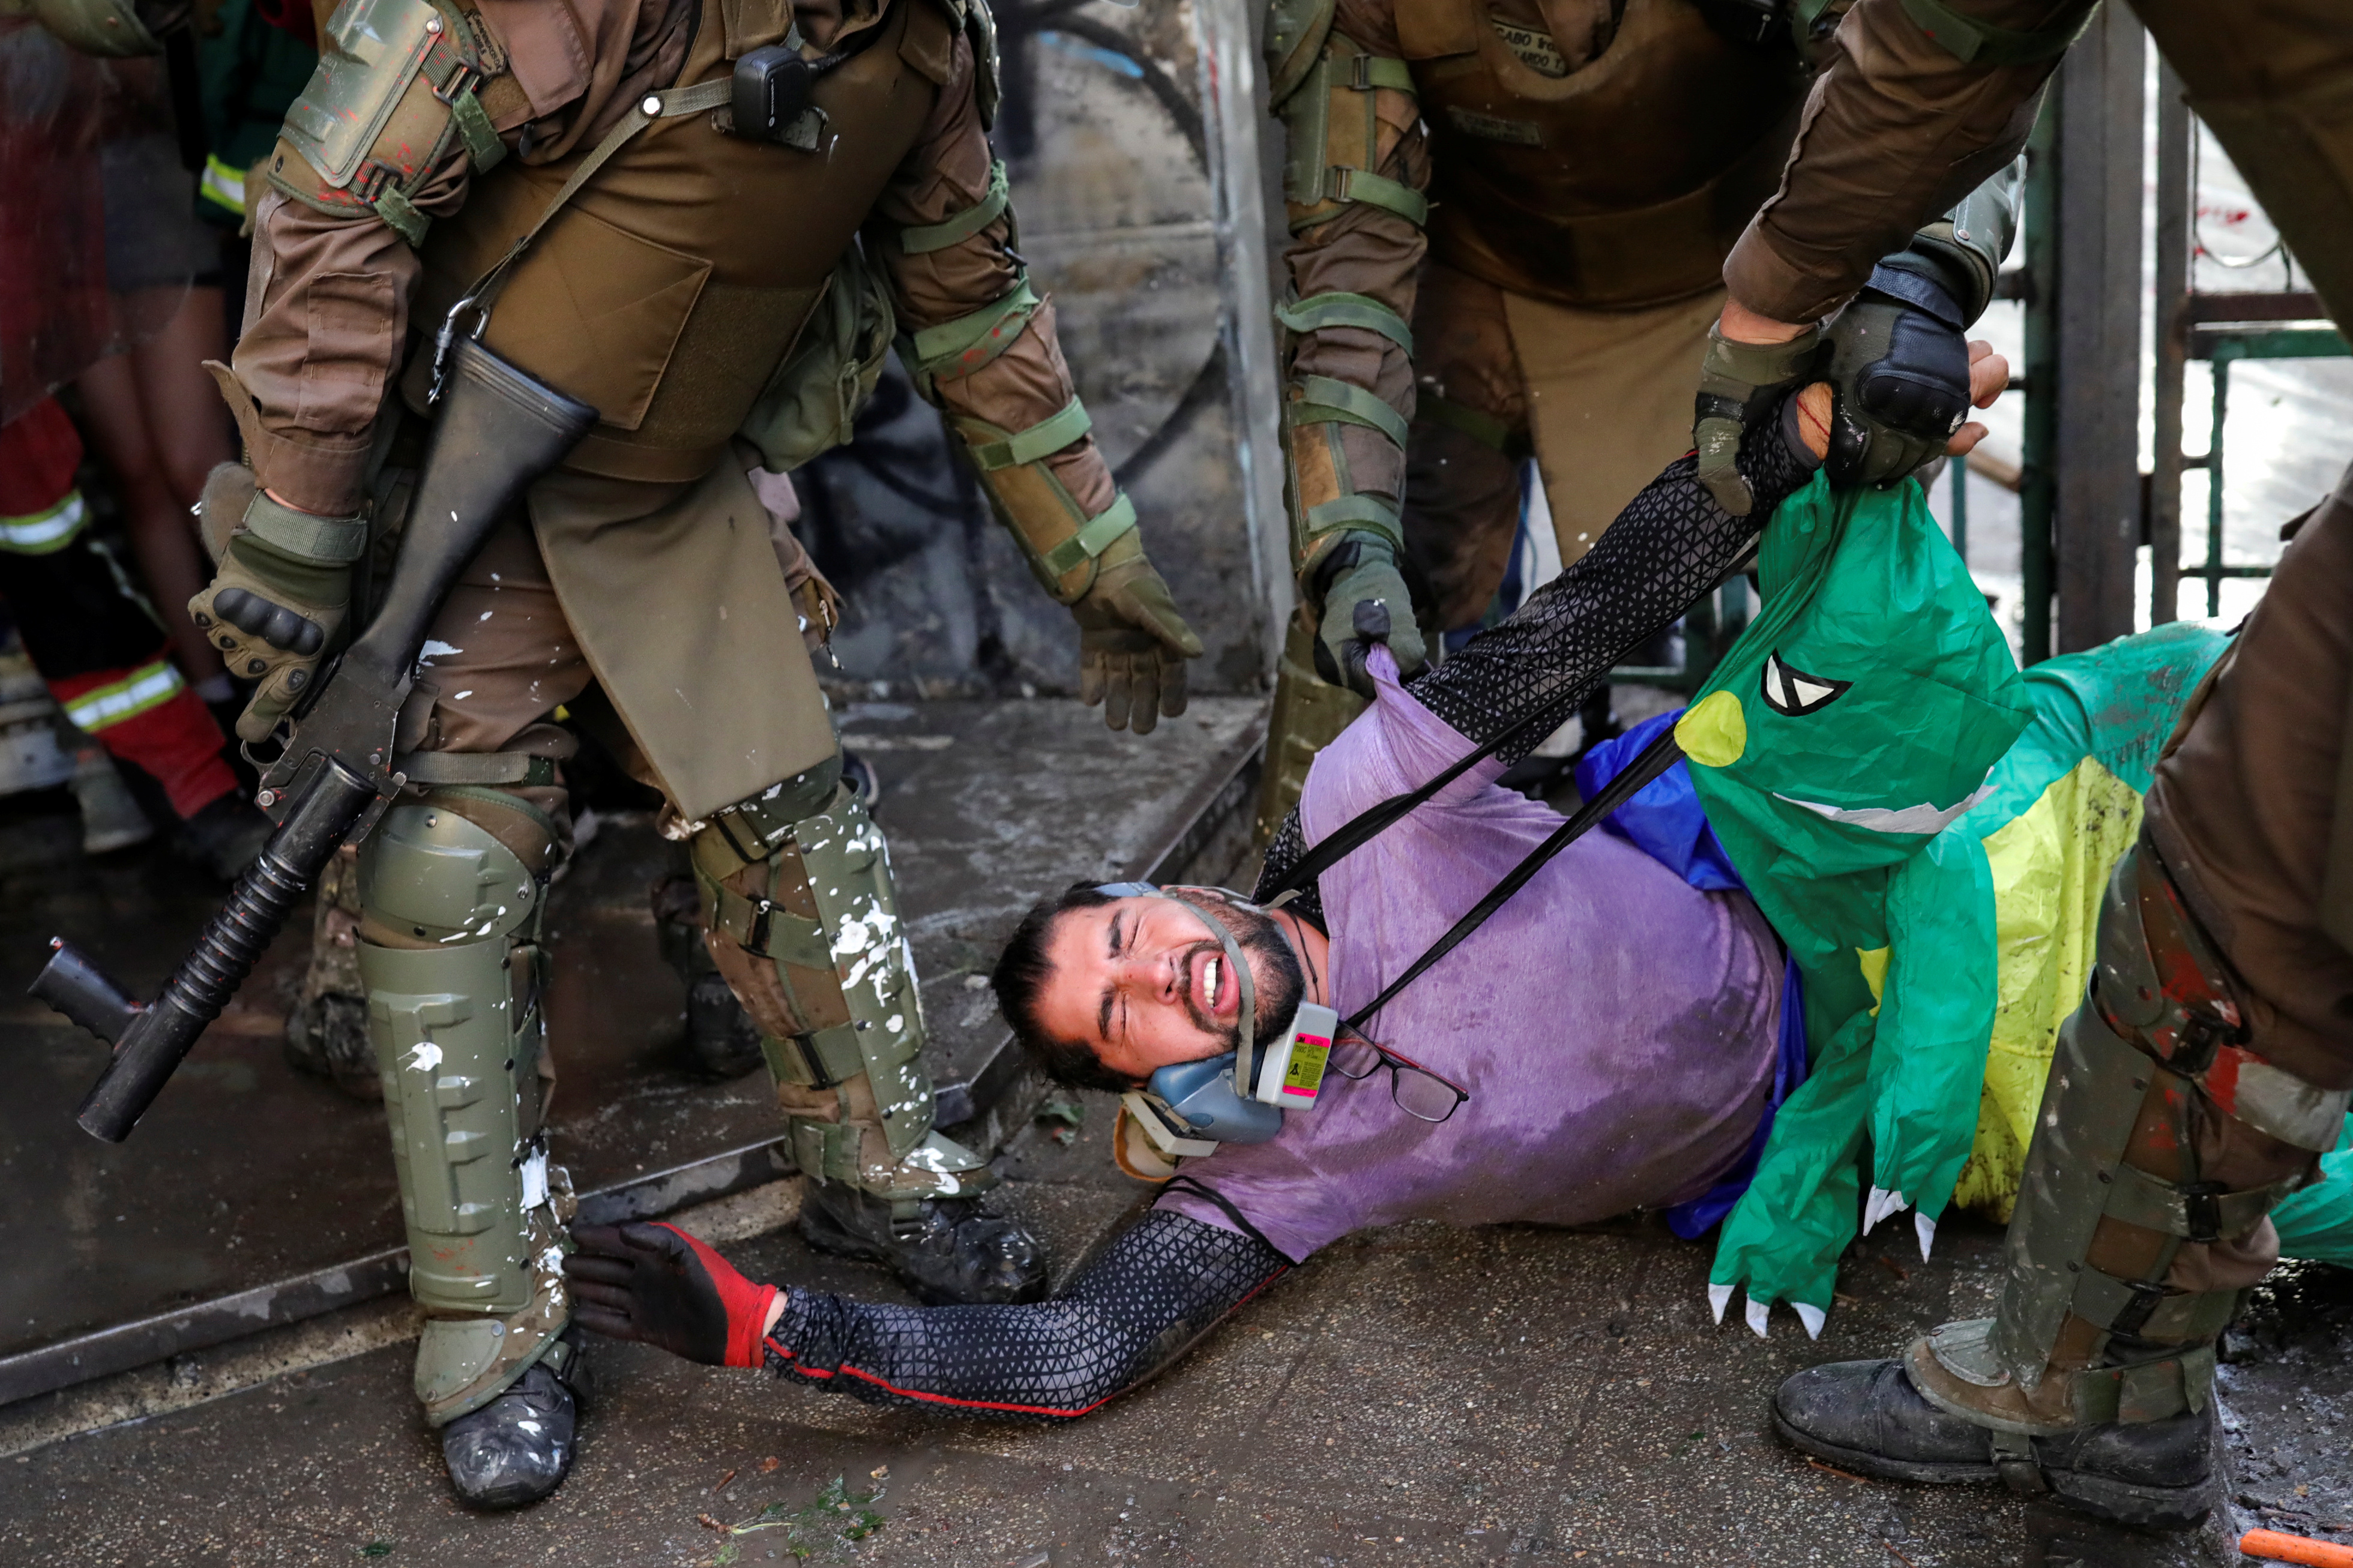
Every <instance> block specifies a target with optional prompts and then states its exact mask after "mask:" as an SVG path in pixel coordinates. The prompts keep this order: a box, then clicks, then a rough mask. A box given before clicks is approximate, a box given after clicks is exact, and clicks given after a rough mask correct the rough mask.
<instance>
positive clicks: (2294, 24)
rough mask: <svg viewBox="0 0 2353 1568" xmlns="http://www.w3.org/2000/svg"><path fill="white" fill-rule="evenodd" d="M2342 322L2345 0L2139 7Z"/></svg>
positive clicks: (2351, 128) (2350, 146)
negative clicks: (2343, 2)
mask: <svg viewBox="0 0 2353 1568" xmlns="http://www.w3.org/2000/svg"><path fill="white" fill-rule="evenodd" d="M2133 9H2134V10H2135V11H2137V12H2138V13H2139V14H2140V19H2141V20H2142V21H2143V22H2144V23H2146V24H2147V26H2148V30H2149V34H2150V36H2151V37H2154V38H2155V39H2156V41H2157V47H2158V49H2160V50H2161V51H2163V53H2164V55H2165V58H2166V59H2167V61H2168V63H2169V64H2170V65H2171V66H2172V67H2173V68H2174V69H2175V70H2176V71H2179V73H2180V75H2181V79H2182V83H2183V85H2184V86H2186V87H2188V88H2189V107H2190V108H2192V109H2194V110H2197V111H2198V114H2199V117H2200V119H2202V120H2204V121H2206V123H2207V124H2209V125H2211V126H2212V127H2213V128H2214V134H2215V136H2216V137H2217V138H2218V139H2219V140H2220V141H2221V143H2222V150H2223V151H2224V152H2226V153H2230V155H2231V162H2232V165H2233V166H2234V167H2236V168H2238V169H2240V170H2242V171H2244V174H2245V178H2246V182H2247V184H2248V186H2249V187H2250V188H2251V189H2252V190H2253V192H2254V194H2255V199H2256V200H2257V201H2260V202H2261V203H2263V211H2264V212H2265V213H2266V214H2268V215H2269V216H2270V217H2271V219H2272V221H2273V222H2274V223H2275V224H2277V225H2278V226H2279V232H2280V237H2282V238H2284V239H2285V240H2286V241H2287V247H2288V248H2289V249H2290V250H2291V251H2293V252H2295V258H2296V260H2297V262H2298V263H2299V264H2300V265H2302V267H2303V268H2304V269H2305V271H2306V274H2308V275H2309V276H2310V277H2311V279H2312V283H2313V287H2314V288H2316V289H2318V290H2319V291H2320V297H2321V299H2322V300H2325V301H2327V306H2328V309H2329V312H2330V314H2331V315H2333V316H2334V317H2335V318H2336V319H2337V323H2338V324H2339V325H2340V326H2342V325H2348V324H2353V28H2348V26H2346V25H2345V7H2344V5H2342V4H2341V0H2241V3H2240V4H2235V5H2225V4H2221V3H2219V0H2133Z"/></svg>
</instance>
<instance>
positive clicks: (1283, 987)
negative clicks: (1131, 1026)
mask: <svg viewBox="0 0 2353 1568" xmlns="http://www.w3.org/2000/svg"><path fill="white" fill-rule="evenodd" d="M1169 896H1170V897H1171V898H1176V899H1182V900H1185V901H1186V902H1187V903H1189V904H1191V905H1193V906H1194V907H1195V908H1197V909H1201V910H1208V911H1209V918H1211V919H1213V920H1216V921H1220V922H1221V923H1223V924H1224V926H1225V927H1226V929H1227V930H1229V931H1231V932H1233V935H1234V940H1235V942H1238V943H1239V944H1240V947H1241V950H1242V957H1243V960H1244V962H1246V963H1249V964H1250V979H1251V981H1252V983H1253V984H1254V986H1255V988H1256V990H1257V993H1258V994H1257V998H1256V1000H1257V1004H1258V1005H1257V1006H1256V1008H1255V1009H1253V1010H1254V1011H1255V1012H1256V1013H1257V1015H1258V1026H1257V1028H1256V1030H1255V1031H1254V1034H1255V1037H1256V1038H1257V1040H1258V1041H1259V1042H1260V1043H1261V1044H1263V1043H1265V1042H1266V1041H1267V1040H1269V1039H1271V1038H1272V1037H1275V1036H1277V1035H1280V1034H1282V1032H1283V1031H1284V1030H1286V1029H1288V1028H1290V1027H1291V1020H1292V1019H1293V1016H1296V1015H1297V1014H1298V1012H1299V1004H1300V1003H1301V1002H1302V1001H1303V1000H1304V999H1305V998H1306V995H1307V975H1306V973H1305V972H1304V971H1303V970H1302V969H1301V968H1300V966H1299V955H1298V954H1297V953H1295V952H1292V951H1291V943H1289V942H1285V941H1284V940H1283V937H1282V928H1281V927H1279V926H1277V925H1276V924H1275V923H1274V920H1273V917H1272V916H1271V915H1269V914H1267V913H1266V912H1265V911H1264V910H1261V909H1259V908H1258V907H1257V906H1255V905H1252V904H1244V903H1238V902H1229V901H1228V900H1224V899H1219V898H1216V897H1213V896H1211V895H1208V894H1198V893H1193V892H1190V891H1178V890H1176V889H1171V890H1170V892H1169ZM1200 948H1208V950H1209V951H1211V952H1215V953H1218V954H1219V956H1221V957H1222V956H1223V955H1224V952H1225V946H1224V944H1223V943H1221V942H1217V941H1215V940H1213V939H1210V938H1208V937H1206V936H1205V937H1204V938H1203V939H1202V941H1201V942H1199V943H1198V944H1197V946H1196V947H1195V948H1194V949H1193V950H1189V951H1188V952H1187V953H1186V955H1185V963H1186V965H1187V970H1188V971H1189V969H1190V967H1191V964H1192V962H1193V952H1198V950H1199V949H1200ZM1184 996H1185V1011H1186V1012H1187V1013H1188V1014H1190V1015H1191V1016H1192V1019H1193V1023H1194V1025H1195V1026H1196V1027H1198V1028H1199V1029H1201V1030H1203V1031H1204V1032H1206V1033H1208V1034H1211V1035H1216V1036H1218V1037H1219V1038H1221V1039H1223V1040H1224V1041H1225V1043H1226V1049H1228V1050H1229V1051H1238V1050H1240V1049H1241V1047H1242V1029H1241V1023H1240V1019H1239V1018H1238V1019H1236V1021H1235V1022H1233V1023H1231V1024H1220V1023H1219V1022H1218V1020H1217V1019H1215V1018H1212V1017H1210V1016H1208V1015H1207V1014H1205V1013H1203V1012H1202V1011H1201V1005H1200V1003H1199V1002H1198V1001H1197V1000H1196V999H1195V997H1194V995H1193V988H1192V987H1191V986H1190V985H1187V987H1186V988H1185V992H1184Z"/></svg>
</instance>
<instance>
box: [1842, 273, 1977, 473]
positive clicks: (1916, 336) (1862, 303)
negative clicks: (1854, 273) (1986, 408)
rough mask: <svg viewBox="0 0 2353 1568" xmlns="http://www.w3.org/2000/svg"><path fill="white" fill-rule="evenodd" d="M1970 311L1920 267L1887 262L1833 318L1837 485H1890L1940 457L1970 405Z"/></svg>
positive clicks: (1966, 415) (1965, 416)
mask: <svg viewBox="0 0 2353 1568" xmlns="http://www.w3.org/2000/svg"><path fill="white" fill-rule="evenodd" d="M1966 325H1967V318H1966V317H1965V316H1964V315H1963V313H1962V308H1961V306H1960V304H1959V303H1958V302H1957V301H1956V300H1954V299H1953V297H1952V296H1951V294H1949V293H1948V292H1947V290H1946V289H1944V288H1943V287H1942V286H1941V285H1939V284H1938V283H1936V281H1935V280H1933V279H1929V278H1927V277H1926V276H1924V275H1922V274H1921V273H1918V272H1913V271H1905V270H1900V269H1898V268H1894V267H1890V266H1886V265H1884V264H1883V265H1882V266H1881V267H1880V268H1878V269H1877V270H1876V271H1874V272H1873V274H1872V275H1871V283H1870V286H1869V287H1867V288H1865V289H1863V291H1862V293H1860V294H1858V295H1856V296H1855V298H1854V299H1853V300H1852V301H1851V302H1849V304H1848V305H1847V307H1846V309H1845V310H1841V311H1840V312H1839V314H1838V317H1837V319H1836V320H1835V321H1831V326H1830V331H1829V333H1828V339H1829V342H1830V365H1829V367H1828V374H1829V376H1830V381H1831V391H1832V394H1833V397H1834V404H1833V407H1832V410H1831V450H1830V457H1829V458H1828V459H1827V467H1828V468H1829V470H1830V476H1831V483H1832V484H1835V485H1841V486H1848V485H1888V484H1893V483H1894V482H1895V481H1896V480H1897V479H1902V478H1903V477H1904V476H1905V475H1906V474H1908V473H1910V472H1912V471H1913V470H1914V469H1915V468H1919V467H1920V466H1921V465H1922V464H1924V463H1927V462H1930V461H1933V460H1934V459H1935V458H1937V457H1939V456H1941V455H1942V454H1943V453H1944V450H1945V444H1946V442H1947V441H1948V440H1950V439H1951V437H1952V434H1953V432H1954V431H1956V430H1957V429H1959V428H1960V427H1961V421H1962V420H1963V419H1966V418H1967V417H1968V412H1969V347H1968V340H1967V339H1966V338H1965V337H1964V336H1963V332H1962V329H1963V327H1965V326H1966Z"/></svg>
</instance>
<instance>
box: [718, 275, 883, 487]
mask: <svg viewBox="0 0 2353 1568" xmlns="http://www.w3.org/2000/svg"><path fill="white" fill-rule="evenodd" d="M898 331H899V319H898V316H897V315H896V314H895V313H894V312H893V311H892V308H891V294H890V290H889V289H886V288H885V287H884V286H883V282H882V279H881V274H880V273H879V272H878V271H877V270H876V269H875V268H873V267H871V266H870V265H869V264H868V262H867V260H866V258H865V254H864V252H863V251H862V250H861V249H860V247H859V246H858V245H857V244H855V243H853V244H851V246H850V247H849V249H847V250H845V251H843V252H842V253H841V259H840V261H839V262H838V263H836V264H835V266H834V268H833V276H832V277H831V278H829V279H827V280H826V286H825V296H824V298H822V299H820V300H818V302H817V306H816V308H815V309H814V310H811V311H810V312H809V317H808V321H807V323H806V324H805V325H804V326H803V327H802V328H801V335H800V339H799V341H798V342H796V343H795V344H794V345H793V348H792V352H791V353H787V354H786V355H785V357H784V360H783V362H782V363H779V364H778V365H777V366H776V373H775V374H773V375H771V376H770V377H769V378H768V384H767V385H766V386H765V387H764V388H763V389H762V390H761V393H760V395H759V397H758V398H757V399H756V400H755V401H754V403H753V405H752V411H751V412H750V413H749V414H747V415H745V416H744V424H743V426H742V429H741V431H740V432H739V433H740V434H741V435H742V436H743V437H744V439H745V440H747V441H749V442H751V443H752V445H753V446H754V447H758V448H759V452H760V464H761V467H763V468H766V469H767V470H768V471H769V472H771V473H776V474H788V473H790V472H792V471H793V470H794V469H796V468H800V467H802V466H803V465H804V464H806V463H807V462H808V461H809V460H810V459H811V458H815V457H817V456H818V454H819V453H822V452H828V451H830V450H832V449H833V448H834V447H839V446H844V445H846V444H847V443H848V442H849V437H850V431H851V427H852V426H854V425H855V424H856V423H857V420H858V411H859V410H860V409H861V408H863V407H865V406H866V400H867V399H868V398H870V397H871V396H873V395H874V387H875V384H876V383H877V382H879V381H881V379H882V362H883V360H884V359H885V358H886V357H888V356H889V354H890V353H891V345H892V342H893V341H894V340H895V339H896V338H897V336H898Z"/></svg>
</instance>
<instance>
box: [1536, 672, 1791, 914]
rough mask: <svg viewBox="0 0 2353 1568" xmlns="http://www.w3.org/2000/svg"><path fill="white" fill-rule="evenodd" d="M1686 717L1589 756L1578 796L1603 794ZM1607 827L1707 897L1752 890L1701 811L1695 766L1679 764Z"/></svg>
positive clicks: (1646, 728)
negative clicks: (1659, 737)
mask: <svg viewBox="0 0 2353 1568" xmlns="http://www.w3.org/2000/svg"><path fill="white" fill-rule="evenodd" d="M1682 717H1683V710H1682V709H1680V708H1678V709H1676V710H1674V711H1673V712H1672V713H1662V714H1660V715H1659V716H1658V717H1657V718H1655V719H1645V720H1643V721H1642V722H1641V723H1640V724H1637V725H1635V726H1634V727H1633V728H1632V729H1630V730H1629V731H1626V732H1625V733H1624V734H1622V735H1620V736H1619V737H1618V738H1617V739H1616V740H1614V741H1604V742H1601V743H1600V744H1599V745H1598V746H1595V747H1593V748H1592V749H1591V750H1589V751H1588V752H1586V753H1585V755H1584V756H1583V757H1582V758H1581V759H1579V761H1578V762H1577V794H1578V795H1582V796H1584V797H1585V798H1586V799H1588V800H1590V799H1592V798H1593V797H1594V796H1595V795H1599V794H1600V793H1601V791H1602V789H1603V788H1604V787H1605V786H1606V785H1607V784H1609V781H1610V780H1611V779H1614V778H1616V777H1617V776H1618V775H1619V773H1621V772H1623V771H1624V770H1625V768H1626V765H1627V764H1628V763H1631V762H1632V761H1633V760H1634V759H1635V758H1636V757H1638V756H1640V755H1641V753H1642V748H1643V747H1645V746H1647V745H1649V744H1650V743H1651V740H1652V739H1653V738H1654V737H1655V736H1657V734H1658V733H1659V731H1662V730H1665V729H1667V728H1669V727H1671V726H1672V724H1673V723H1674V722H1675V721H1676V720H1678V719H1680V718H1682ZM1601 826H1603V827H1605V828H1606V829H1608V830H1609V832H1611V833H1614V834H1616V835H1617V836H1618V837H1620V838H1625V839H1630V840H1631V841H1632V842H1633V844H1634V845H1635V847H1637V848H1640V849H1641V850H1643V851H1644V852H1645V853H1647V854H1648V855H1649V856H1650V857H1651V859H1653V860H1656V861H1658V862H1659V863H1660V864H1661V865H1662V866H1664V867H1666V868H1668V869H1669V870H1671V871H1672V872H1674V873H1675V874H1676V875H1677V876H1680V877H1681V878H1683V880H1684V881H1686V882H1689V883H1690V884H1691V885H1692V886H1693V887H1694V888H1697V889H1700V891H1702V892H1704V893H1719V892H1725V891H1727V890H1729V889H1735V888H1737V889H1741V890H1742V891H1744V892H1745V891H1746V890H1747V887H1748V884H1747V883H1746V882H1744V881H1742V880H1741V879H1740V873H1739V872H1737V871H1736V870H1734V869H1733V868H1732V857H1731V856H1729V855H1726V854H1725V852H1724V846H1723V845H1722V844H1721V843H1719V842H1718V841H1717V839H1716V837H1715V828H1713V827H1710V826H1708V825H1707V813H1705V812H1704V811H1703V810H1701V809H1700V804H1699V795H1698V794H1697V792H1695V791H1694V790H1693V788H1692V782H1691V764H1690V763H1686V762H1683V761H1681V760H1678V761H1677V762H1676V763H1675V765H1674V766H1672V767H1671V768H1669V769H1668V770H1667V771H1666V772H1665V773H1661V774H1660V775H1659V776H1658V777H1657V778H1655V779H1652V780H1651V782H1650V783H1649V784H1646V785H1644V786H1643V787H1642V789H1641V792H1640V793H1639V794H1637V795H1635V796H1634V798H1633V799H1631V800H1630V801H1628V802H1627V803H1626V804H1625V805H1621V806H1620V807H1619V808H1618V809H1617V810H1616V811H1614V812H1612V813H1610V815H1609V818H1608V820H1606V821H1605V822H1603V823H1602V825H1601Z"/></svg>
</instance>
